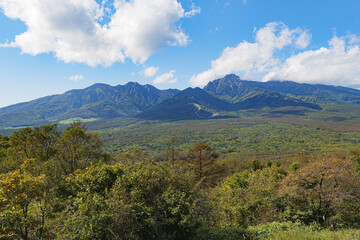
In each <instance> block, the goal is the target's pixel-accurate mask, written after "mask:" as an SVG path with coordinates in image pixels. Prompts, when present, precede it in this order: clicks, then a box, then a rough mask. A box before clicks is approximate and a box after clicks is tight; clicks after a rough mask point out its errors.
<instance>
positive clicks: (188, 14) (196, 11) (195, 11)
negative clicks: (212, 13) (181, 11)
mask: <svg viewBox="0 0 360 240" xmlns="http://www.w3.org/2000/svg"><path fill="white" fill-rule="evenodd" d="M200 12H201V8H200V7H196V6H193V9H191V10H190V11H188V12H186V13H185V17H188V18H190V17H193V16H195V15H196V14H200Z"/></svg>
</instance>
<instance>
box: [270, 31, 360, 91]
mask: <svg viewBox="0 0 360 240" xmlns="http://www.w3.org/2000/svg"><path fill="white" fill-rule="evenodd" d="M347 39H349V40H347ZM355 42H356V41H355ZM353 43H354V40H352V38H349V37H342V38H340V37H336V36H335V37H333V38H332V39H331V40H330V41H329V47H328V48H326V47H322V48H320V49H317V50H313V51H304V52H302V53H299V54H297V55H294V56H291V57H290V58H288V59H286V61H285V63H284V64H282V65H279V66H276V67H274V69H272V70H271V71H270V72H269V73H268V74H266V76H265V77H264V79H263V80H264V81H267V80H292V81H297V82H305V83H322V84H332V85H347V86H352V87H360V68H359V66H360V46H359V45H357V44H353Z"/></svg>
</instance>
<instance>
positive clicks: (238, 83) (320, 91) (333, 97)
mask: <svg viewBox="0 0 360 240" xmlns="http://www.w3.org/2000/svg"><path fill="white" fill-rule="evenodd" d="M204 90H205V91H207V92H210V93H212V94H214V95H216V96H218V97H220V98H223V99H226V100H227V101H232V102H237V101H241V98H242V97H243V96H244V95H246V94H248V93H250V92H252V91H261V90H267V91H272V92H277V93H280V94H285V95H287V96H289V97H296V98H297V99H299V100H302V101H306V102H309V103H337V104H343V103H353V104H360V90H356V89H352V88H346V87H340V86H329V85H321V84H314V85H313V84H306V83H296V82H291V81H269V82H256V81H246V80H241V79H240V78H239V77H238V76H236V75H234V74H230V75H227V76H225V77H223V78H219V79H216V80H214V81H212V82H209V83H208V84H207V85H206V86H205V87H204Z"/></svg>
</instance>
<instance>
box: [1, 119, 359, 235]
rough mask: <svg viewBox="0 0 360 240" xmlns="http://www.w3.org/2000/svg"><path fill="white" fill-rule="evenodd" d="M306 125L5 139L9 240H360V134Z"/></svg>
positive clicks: (27, 132) (139, 128) (221, 123)
mask: <svg viewBox="0 0 360 240" xmlns="http://www.w3.org/2000/svg"><path fill="white" fill-rule="evenodd" d="M305 123H306V122H303V124H294V123H289V121H287V122H283V121H277V122H276V121H271V122H269V121H266V120H257V121H254V120H252V121H240V120H236V119H225V120H208V122H203V121H202V122H200V123H196V122H194V121H193V122H167V123H166V122H165V123H158V124H155V123H154V122H147V123H146V122H145V123H141V124H140V125H139V124H138V123H134V124H135V125H132V126H130V127H126V128H122V129H118V130H114V129H112V130H113V132H111V131H110V130H106V129H105V130H102V131H100V136H101V138H103V139H104V140H105V144H106V146H105V148H104V146H102V141H101V140H100V138H99V136H98V135H97V134H96V133H94V132H90V131H89V130H88V129H87V127H86V126H85V125H83V124H81V123H73V124H71V125H70V126H68V127H67V128H66V129H65V130H64V131H59V130H58V128H57V125H45V126H41V127H34V128H30V127H28V128H23V129H20V130H17V131H15V132H14V133H13V134H12V135H10V136H9V137H7V136H1V137H0V239H207V240H211V239H313V238H314V237H316V238H317V239H329V238H330V239H358V238H359V236H360V230H358V229H360V226H359V223H360V211H359V210H360V203H359V199H360V175H359V171H360V150H357V149H356V146H357V145H358V139H359V137H360V136H359V132H358V131H351V129H347V128H346V125H345V126H343V127H344V128H343V129H342V128H341V127H340V128H337V127H338V126H333V125H331V124H330V125H327V124H323V125H314V124H313V123H307V124H305ZM89 124H91V123H89ZM149 124H150V125H149ZM146 125H147V127H146ZM146 129H148V130H146ZM149 129H151V130H149ZM345 130H346V131H345ZM353 130H354V129H353ZM190 133H192V135H190ZM175 135H178V136H177V137H176V136H175ZM110 136H113V137H114V138H113V139H111V138H110ZM147 137H148V138H147ZM149 138H151V139H149ZM199 140H203V141H199ZM110 141H113V142H115V143H117V145H115V149H116V150H118V151H117V152H116V153H115V152H113V151H110V149H111V147H110V146H111V144H110ZM126 143H127V144H126ZM150 143H153V145H150ZM143 146H146V147H145V148H144V147H143ZM304 146H307V148H304ZM104 149H107V150H106V151H104ZM289 152H290V153H291V154H289ZM265 153H269V154H268V155H266V154H265ZM274 156H276V158H274Z"/></svg>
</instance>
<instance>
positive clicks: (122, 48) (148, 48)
mask: <svg viewBox="0 0 360 240" xmlns="http://www.w3.org/2000/svg"><path fill="white" fill-rule="evenodd" d="M106 3H107V1H104V2H103V4H102V5H99V4H97V3H96V1H95V0H81V1H79V0H0V9H2V11H3V13H4V14H5V15H6V16H7V17H9V18H11V19H19V20H21V21H22V22H24V23H25V24H26V26H27V30H26V32H24V33H22V34H20V35H17V36H16V37H15V40H14V41H13V42H10V43H7V44H3V45H2V46H3V47H4V46H6V47H16V48H20V49H21V50H22V53H25V54H31V55H37V54H40V53H49V52H54V53H55V56H56V57H57V58H58V59H60V60H62V61H64V62H66V63H69V62H79V63H85V64H87V65H90V66H97V65H104V66H109V65H111V64H113V63H115V62H124V61H125V59H126V58H130V59H131V60H132V61H133V62H140V63H143V62H144V61H145V60H147V58H148V57H149V56H150V55H151V54H153V53H154V52H155V51H157V50H159V49H161V48H164V47H166V46H186V45H187V43H188V36H187V35H186V34H185V33H184V31H183V30H182V29H181V28H180V27H179V26H178V25H177V22H178V21H179V20H180V19H181V18H183V17H186V16H185V15H186V14H185V11H184V9H183V8H182V6H181V4H180V3H179V2H178V1H177V0H151V1H149V0H131V1H126V0H114V4H113V5H114V9H113V11H109V9H108V8H106V7H104V6H105V5H106ZM193 11H194V12H193V13H194V14H195V13H196V12H197V11H198V10H197V9H193ZM191 12H192V11H190V12H188V13H187V16H188V17H190V16H192V14H193V13H191ZM105 16H106V17H107V18H108V19H109V20H110V21H109V22H108V23H106V24H101V23H100V22H101V21H102V19H103V18H104V17H105Z"/></svg>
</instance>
